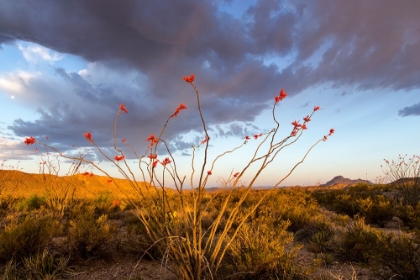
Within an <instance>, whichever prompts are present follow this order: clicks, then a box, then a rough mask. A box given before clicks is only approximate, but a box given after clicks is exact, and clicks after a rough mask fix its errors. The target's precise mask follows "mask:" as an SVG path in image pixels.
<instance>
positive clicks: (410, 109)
mask: <svg viewBox="0 0 420 280" xmlns="http://www.w3.org/2000/svg"><path fill="white" fill-rule="evenodd" d="M398 115H399V116H402V117H407V116H420V102H419V103H417V104H413V105H411V106H407V107H404V108H402V109H401V110H399V111H398Z"/></svg>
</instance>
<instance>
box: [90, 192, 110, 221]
mask: <svg viewBox="0 0 420 280" xmlns="http://www.w3.org/2000/svg"><path fill="white" fill-rule="evenodd" d="M113 201H114V197H113V196H112V193H111V192H108V191H104V192H100V193H99V194H98V196H97V197H96V198H95V200H94V201H93V205H94V206H95V215H96V217H97V218H98V217H99V216H101V215H104V214H108V213H109V212H110V210H111V209H112V203H113Z"/></svg>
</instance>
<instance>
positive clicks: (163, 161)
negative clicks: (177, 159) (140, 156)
mask: <svg viewBox="0 0 420 280" xmlns="http://www.w3.org/2000/svg"><path fill="white" fill-rule="evenodd" d="M171 162H172V161H171V159H170V158H168V157H167V158H165V159H164V160H162V161H161V162H160V163H161V164H162V165H163V166H166V165H167V164H169V163H171Z"/></svg>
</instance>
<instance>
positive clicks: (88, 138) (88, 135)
mask: <svg viewBox="0 0 420 280" xmlns="http://www.w3.org/2000/svg"><path fill="white" fill-rule="evenodd" d="M83 135H84V136H85V137H86V139H87V140H88V141H89V142H93V140H92V133H90V132H86V133H85V134H83Z"/></svg>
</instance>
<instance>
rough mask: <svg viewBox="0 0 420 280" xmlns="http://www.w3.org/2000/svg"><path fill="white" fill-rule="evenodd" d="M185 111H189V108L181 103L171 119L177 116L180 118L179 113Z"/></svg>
mask: <svg viewBox="0 0 420 280" xmlns="http://www.w3.org/2000/svg"><path fill="white" fill-rule="evenodd" d="M185 109H187V106H185V104H184V103H181V104H180V105H179V106H178V108H176V110H175V113H173V114H172V116H171V117H176V116H178V114H179V112H181V110H185Z"/></svg>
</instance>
